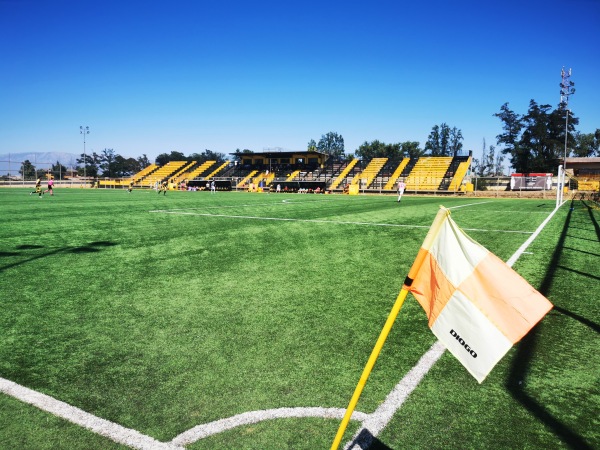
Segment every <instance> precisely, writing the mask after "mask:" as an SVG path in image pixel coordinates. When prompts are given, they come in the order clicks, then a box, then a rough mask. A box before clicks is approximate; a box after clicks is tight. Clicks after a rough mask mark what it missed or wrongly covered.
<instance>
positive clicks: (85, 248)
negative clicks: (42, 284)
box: [0, 241, 117, 272]
mask: <svg viewBox="0 0 600 450" xmlns="http://www.w3.org/2000/svg"><path fill="white" fill-rule="evenodd" d="M114 245H117V243H116V242H111V241H96V242H89V243H87V244H85V245H81V246H79V247H62V248H57V249H55V250H51V251H48V252H46V253H41V254H38V255H33V256H31V257H29V258H27V259H23V260H21V261H18V262H15V263H12V264H6V265H4V266H0V272H2V271H4V270H6V269H10V268H12V267H16V266H20V265H22V264H27V263H30V262H32V261H36V260H38V259H42V258H47V257H48V256H54V255H57V254H60V253H75V254H77V253H95V252H99V251H101V250H102V248H103V247H112V246H114ZM43 248H44V246H43V245H19V246H18V247H16V250H20V251H17V252H0V258H3V257H9V256H22V255H23V254H26V251H27V250H39V249H43ZM24 251H25V252H24Z"/></svg>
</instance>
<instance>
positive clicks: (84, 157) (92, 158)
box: [77, 152, 102, 177]
mask: <svg viewBox="0 0 600 450" xmlns="http://www.w3.org/2000/svg"><path fill="white" fill-rule="evenodd" d="M80 156H81V158H77V164H83V166H84V167H78V168H77V174H78V175H85V176H88V177H97V176H98V167H100V163H101V161H102V158H101V157H100V155H98V154H97V153H96V152H93V153H92V154H91V155H88V154H84V153H81V155H80Z"/></svg>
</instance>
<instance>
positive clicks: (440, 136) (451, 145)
mask: <svg viewBox="0 0 600 450" xmlns="http://www.w3.org/2000/svg"><path fill="white" fill-rule="evenodd" d="M462 140H463V135H462V131H461V130H459V129H458V128H456V127H452V128H450V127H449V126H448V124H446V123H442V124H441V125H434V126H433V127H432V129H431V132H430V133H429V136H428V137H427V142H426V143H425V151H426V152H429V154H430V155H431V156H456V155H457V154H458V152H459V151H460V150H461V149H462V142H461V141H462Z"/></svg>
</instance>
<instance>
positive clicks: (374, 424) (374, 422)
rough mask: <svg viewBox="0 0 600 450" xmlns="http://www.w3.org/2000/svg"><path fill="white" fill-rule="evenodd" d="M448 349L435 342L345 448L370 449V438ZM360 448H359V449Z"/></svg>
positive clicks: (375, 434)
mask: <svg viewBox="0 0 600 450" xmlns="http://www.w3.org/2000/svg"><path fill="white" fill-rule="evenodd" d="M445 350H446V348H445V347H444V346H443V345H442V343H441V342H440V341H437V342H435V343H434V344H433V345H432V346H431V347H430V348H429V350H427V352H425V354H424V355H423V356H422V357H421V359H419V362H418V363H417V364H416V365H415V366H414V367H413V368H412V369H410V371H409V372H408V373H407V374H406V375H405V376H404V378H402V380H400V383H398V384H397V385H396V387H394V389H392V392H390V393H389V394H388V396H387V397H386V399H385V400H384V402H383V403H382V404H381V405H380V406H379V408H377V409H376V410H375V412H373V413H372V414H369V416H368V417H367V419H366V420H365V421H364V422H363V423H362V425H361V427H360V428H359V430H358V432H357V433H356V434H355V435H354V437H353V438H352V441H350V442H349V443H348V444H347V445H346V446H345V447H344V448H345V449H346V450H348V449H352V448H369V446H370V445H371V442H370V440H371V439H370V437H372V436H377V435H378V434H379V433H380V432H381V431H382V430H383V429H384V428H385V427H386V425H387V424H388V422H389V421H390V420H392V417H394V414H396V411H397V410H398V409H399V408H400V406H401V405H402V404H403V403H404V401H405V400H406V399H407V398H408V396H409V395H410V394H411V393H412V391H414V390H415V388H416V387H417V386H418V385H419V383H420V382H421V380H422V379H423V377H424V376H425V375H426V374H427V372H429V370H430V369H431V368H432V367H433V365H434V364H435V363H436V362H437V360H438V359H440V357H441V356H442V355H443V354H444V351H445ZM363 429H366V430H368V431H369V433H370V434H369V435H367V436H365V437H364V438H363V436H362V430H363ZM357 446H358V447H357Z"/></svg>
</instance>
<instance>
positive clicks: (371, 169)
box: [352, 158, 388, 188]
mask: <svg viewBox="0 0 600 450" xmlns="http://www.w3.org/2000/svg"><path fill="white" fill-rule="evenodd" d="M387 160H388V159H387V158H373V159H372V160H371V162H369V164H368V165H367V167H365V170H364V171H363V172H362V173H361V174H360V175H359V176H357V177H354V178H353V179H352V184H359V182H360V180H365V185H364V188H368V187H369V186H370V185H371V183H372V182H373V179H374V178H375V177H376V176H377V174H378V173H379V171H380V170H381V169H382V168H383V166H384V165H385V163H386V162H387Z"/></svg>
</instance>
